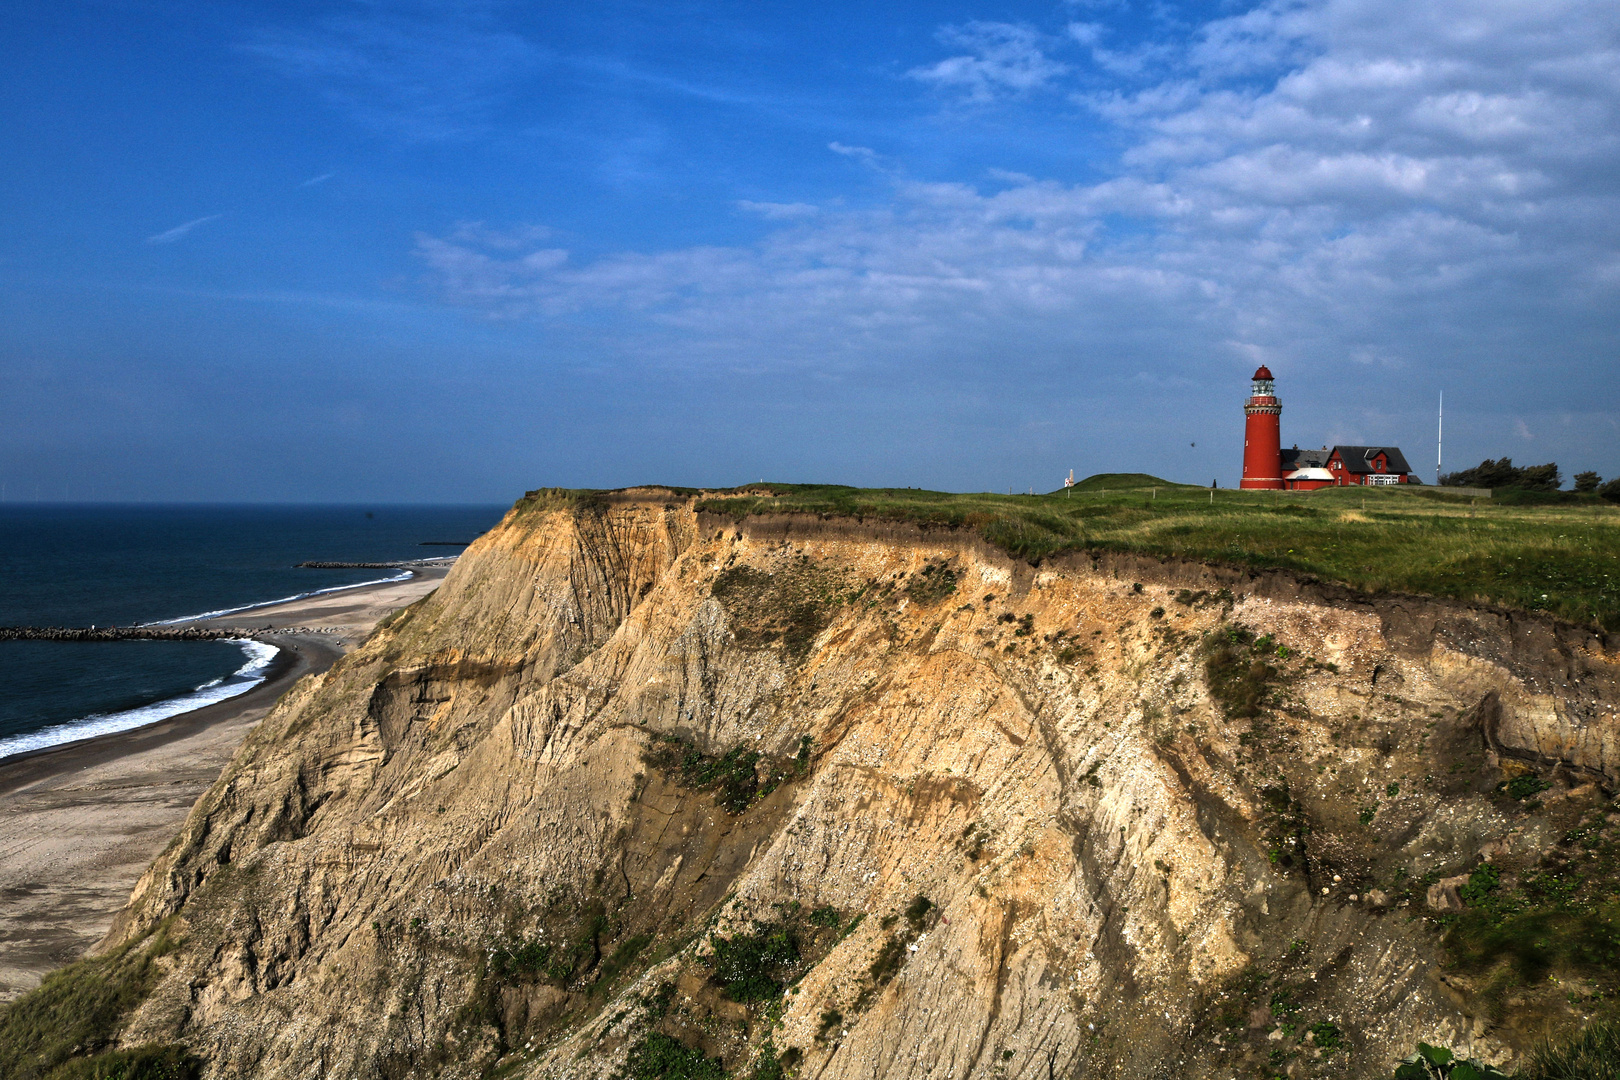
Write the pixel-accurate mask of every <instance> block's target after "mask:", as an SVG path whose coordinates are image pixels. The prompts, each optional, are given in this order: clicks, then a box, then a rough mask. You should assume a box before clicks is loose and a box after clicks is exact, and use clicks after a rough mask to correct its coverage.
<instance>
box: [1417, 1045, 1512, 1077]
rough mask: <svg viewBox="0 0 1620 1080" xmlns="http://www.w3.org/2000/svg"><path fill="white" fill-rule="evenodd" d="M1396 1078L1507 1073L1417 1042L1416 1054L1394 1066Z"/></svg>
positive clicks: (1481, 1075) (1438, 1047)
mask: <svg viewBox="0 0 1620 1080" xmlns="http://www.w3.org/2000/svg"><path fill="white" fill-rule="evenodd" d="M1395 1080H1508V1076H1507V1074H1506V1073H1504V1072H1502V1071H1500V1070H1498V1069H1497V1068H1496V1067H1495V1066H1492V1065H1486V1064H1484V1063H1483V1062H1479V1061H1474V1060H1472V1059H1464V1058H1459V1057H1457V1056H1456V1055H1455V1054H1453V1053H1452V1052H1451V1051H1450V1050H1448V1049H1446V1048H1445V1047H1443V1046H1430V1045H1429V1044H1428V1043H1422V1042H1420V1043H1418V1048H1417V1053H1415V1054H1413V1055H1412V1056H1411V1057H1409V1058H1407V1059H1406V1060H1405V1061H1403V1062H1401V1063H1400V1065H1398V1066H1396V1068H1395Z"/></svg>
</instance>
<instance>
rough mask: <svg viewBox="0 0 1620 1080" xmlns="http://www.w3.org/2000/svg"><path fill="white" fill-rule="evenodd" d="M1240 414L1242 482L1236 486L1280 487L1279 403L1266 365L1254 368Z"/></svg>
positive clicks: (1280, 423) (1269, 370) (1274, 385)
mask: <svg viewBox="0 0 1620 1080" xmlns="http://www.w3.org/2000/svg"><path fill="white" fill-rule="evenodd" d="M1243 415H1244V418H1245V419H1244V423H1243V481H1242V482H1241V483H1240V484H1238V486H1239V487H1242V488H1260V489H1277V488H1281V487H1282V486H1283V481H1282V402H1280V401H1278V400H1277V392H1276V384H1275V383H1274V381H1273V380H1272V378H1271V369H1270V368H1267V367H1264V366H1262V367H1260V368H1259V369H1258V370H1256V371H1255V373H1254V385H1253V387H1252V388H1251V390H1250V392H1249V400H1248V402H1247V403H1245V404H1244V406H1243Z"/></svg>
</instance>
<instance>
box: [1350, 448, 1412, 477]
mask: <svg viewBox="0 0 1620 1080" xmlns="http://www.w3.org/2000/svg"><path fill="white" fill-rule="evenodd" d="M1333 452H1334V453H1335V454H1338V455H1339V460H1341V461H1343V462H1344V468H1345V471H1346V472H1351V473H1370V472H1372V471H1373V468H1372V459H1373V458H1375V457H1377V456H1378V455H1379V454H1383V455H1384V457H1386V458H1388V459H1389V460H1388V465H1389V468H1388V469H1386V470H1385V471H1386V472H1390V473H1409V472H1411V471H1412V466H1410V465H1408V464H1407V463H1406V457H1405V455H1403V454H1402V453H1401V451H1400V448H1399V447H1395V446H1335V447H1334V448H1333Z"/></svg>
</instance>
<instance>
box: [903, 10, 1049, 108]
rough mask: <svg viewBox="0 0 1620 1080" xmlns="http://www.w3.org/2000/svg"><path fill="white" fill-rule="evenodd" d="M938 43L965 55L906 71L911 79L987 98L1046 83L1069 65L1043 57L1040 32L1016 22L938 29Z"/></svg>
mask: <svg viewBox="0 0 1620 1080" xmlns="http://www.w3.org/2000/svg"><path fill="white" fill-rule="evenodd" d="M939 40H940V42H941V43H942V44H944V45H947V46H949V47H951V48H957V49H965V50H967V51H966V52H965V53H963V54H962V55H959V56H952V57H949V58H947V59H945V60H940V61H938V62H936V63H933V64H929V65H926V66H923V67H915V68H912V69H911V70H910V71H908V72H906V74H907V75H909V76H910V77H911V78H913V79H917V80H919V81H921V82H926V83H931V84H933V85H934V86H937V87H939V88H941V89H943V90H949V91H953V92H956V93H959V94H960V95H962V96H963V97H964V98H966V99H967V100H968V101H972V102H988V101H993V100H995V99H996V98H998V97H1004V96H1007V95H1016V94H1027V93H1029V92H1031V91H1034V90H1040V89H1043V88H1045V87H1046V86H1048V85H1050V84H1051V83H1052V81H1053V80H1055V79H1057V78H1058V77H1059V76H1061V75H1063V74H1064V73H1066V72H1067V71H1068V70H1069V68H1068V65H1066V64H1063V63H1061V62H1059V61H1057V60H1053V59H1052V58H1051V57H1049V56H1047V55H1046V53H1045V52H1044V51H1043V50H1042V48H1041V40H1042V39H1041V35H1040V34H1039V33H1038V32H1036V31H1035V30H1034V29H1032V28H1031V27H1028V26H1023V25H1019V24H1016V23H998V22H970V23H966V24H964V25H962V26H947V27H945V28H944V29H942V30H941V31H940V32H939Z"/></svg>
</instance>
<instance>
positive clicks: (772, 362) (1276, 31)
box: [0, 0, 1620, 501]
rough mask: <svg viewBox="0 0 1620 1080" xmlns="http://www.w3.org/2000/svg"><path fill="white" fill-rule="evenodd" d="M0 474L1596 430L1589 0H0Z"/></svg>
mask: <svg viewBox="0 0 1620 1080" xmlns="http://www.w3.org/2000/svg"><path fill="white" fill-rule="evenodd" d="M0 42H3V43H4V44H3V45H0V49H3V52H0V56H3V57H4V60H5V62H4V64H0V159H3V160H4V161H5V162H6V163H7V164H6V167H5V168H4V169H0V410H3V411H4V412H3V415H4V419H5V422H4V424H0V485H4V487H3V489H0V494H3V496H4V497H5V498H9V499H16V498H19V497H22V498H36V497H37V498H51V499H60V498H70V499H75V500H83V499H133V500H250V501H252V500H275V501H286V500H292V501H331V500H379V501H380V500H404V501H418V500H420V501H481V500H505V499H508V498H510V497H512V496H513V495H515V494H516V493H518V492H520V491H522V490H523V489H524V488H529V487H535V486H539V485H566V486H620V485H626V484H632V483H641V482H648V481H662V482H669V483H679V484H692V485H719V484H732V483H739V482H744V481H750V480H756V479H761V478H766V479H774V480H792V481H835V482H846V483H856V484H871V485H896V486H899V485H913V486H925V487H935V488H945V489H952V490H983V489H995V490H1005V489H1008V488H1016V489H1020V490H1022V489H1025V488H1028V487H1035V488H1036V489H1037V490H1045V489H1050V488H1052V487H1055V486H1056V485H1057V484H1058V483H1059V481H1060V480H1061V478H1062V477H1063V475H1064V474H1065V473H1066V472H1067V470H1069V469H1071V468H1073V469H1074V470H1075V471H1076V472H1077V474H1079V475H1086V474H1089V473H1092V472H1100V471H1137V470H1141V471H1149V472H1154V473H1157V474H1160V475H1163V476H1166V477H1170V478H1173V479H1177V480H1185V481H1190V482H1198V483H1208V482H1209V480H1210V479H1211V478H1212V477H1218V478H1220V480H1221V482H1222V483H1223V485H1224V484H1230V483H1233V482H1235V479H1236V474H1237V471H1238V467H1239V464H1240V454H1241V434H1240V431H1241V422H1242V415H1241V404H1242V399H1243V396H1244V394H1245V392H1246V382H1245V380H1246V378H1247V376H1248V375H1249V373H1250V372H1251V371H1252V370H1253V368H1254V366H1255V365H1256V364H1257V363H1261V362H1264V363H1266V364H1268V365H1270V366H1271V368H1272V369H1273V371H1275V372H1276V373H1277V376H1278V388H1279V392H1280V393H1281V395H1282V397H1283V401H1284V407H1285V411H1284V414H1283V435H1284V441H1285V443H1290V442H1298V443H1300V444H1301V445H1315V444H1320V443H1332V442H1345V443H1392V444H1396V445H1400V446H1402V447H1404V448H1405V449H1406V450H1407V452H1408V456H1409V457H1410V458H1412V460H1413V461H1414V462H1415V463H1421V464H1420V465H1419V468H1420V469H1421V471H1422V473H1423V474H1424V475H1425V476H1426V477H1430V478H1432V474H1433V442H1434V406H1435V399H1436V396H1437V395H1438V393H1439V392H1440V391H1441V390H1444V391H1445V394H1446V403H1447V447H1448V449H1447V455H1446V457H1447V464H1448V467H1462V466H1465V465H1469V464H1473V463H1475V462H1477V461H1478V460H1479V459H1480V458H1482V457H1485V456H1491V457H1496V456H1500V455H1511V456H1512V457H1513V458H1514V459H1515V460H1518V461H1521V462H1542V461H1546V460H1556V461H1558V462H1559V464H1560V465H1561V466H1562V467H1563V468H1564V471H1565V474H1566V476H1567V475H1568V474H1570V473H1572V472H1574V471H1576V470H1577V469H1586V468H1591V469H1596V470H1598V471H1600V472H1601V473H1603V475H1605V476H1613V475H1616V474H1620V355H1617V354H1620V329H1617V327H1620V319H1617V315H1620V109H1617V104H1620V7H1617V6H1616V5H1614V4H1613V3H1612V2H1611V0H1536V2H1523V3H1519V2H1507V0H1466V2H1465V0H1426V2H1425V3H1423V4H1411V3H1410V2H1409V0H1275V2H1270V3H1250V2H1245V3H1183V4H1174V3H1148V2H1142V0H1079V2H1061V0H1060V2H1056V3H1000V4H996V5H989V4H980V3H968V2H948V3H935V4H927V5H918V4H912V5H907V4H887V5H875V4H854V3H843V2H840V0H828V2H823V3H819V4H814V5H812V4H804V3H794V4H789V3H760V2H753V3H734V4H728V3H686V4H681V3H658V4H652V3H648V4H639V3H613V2H605V3H595V4H589V5H577V4H569V5H564V4H533V3H530V4H522V3H502V2H496V0H485V2H467V3H454V2H439V3H427V2H384V0H345V2H320V3H316V2H311V3H285V2H284V3H276V4H268V3H265V4H255V3H233V2H229V0H223V2H212V3H207V4H203V3H169V2H163V0H121V2H103V3H84V2H73V0H63V2H60V3H55V4H50V5H7V6H5V7H4V8H3V9H0Z"/></svg>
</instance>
